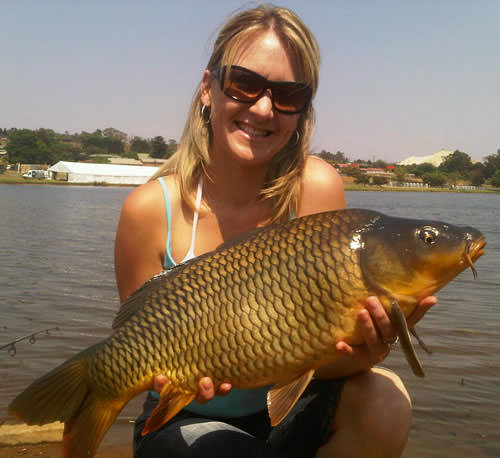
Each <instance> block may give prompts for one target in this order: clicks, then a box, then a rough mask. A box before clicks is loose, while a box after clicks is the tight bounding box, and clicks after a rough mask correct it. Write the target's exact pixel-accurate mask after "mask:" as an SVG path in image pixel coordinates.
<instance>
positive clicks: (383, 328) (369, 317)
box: [336, 296, 437, 370]
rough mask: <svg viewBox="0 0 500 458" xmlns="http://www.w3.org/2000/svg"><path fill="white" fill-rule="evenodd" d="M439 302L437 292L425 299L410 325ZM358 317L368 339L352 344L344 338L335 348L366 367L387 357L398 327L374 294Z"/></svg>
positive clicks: (413, 315)
mask: <svg viewBox="0 0 500 458" xmlns="http://www.w3.org/2000/svg"><path fill="white" fill-rule="evenodd" d="M436 303H437V299H436V298H435V297H434V296H428V297H426V298H424V299H422V300H421V301H420V302H419V304H418V305H417V307H416V308H415V310H414V311H413V313H412V314H411V315H410V316H408V318H407V323H408V326H409V327H412V326H415V324H416V323H417V322H418V321H419V320H420V319H421V318H422V317H423V316H424V315H425V313H426V312H427V310H429V309H430V308H431V307H432V306H433V305H435V304H436ZM358 321H359V324H360V327H361V333H362V336H363V339H364V341H365V343H364V344H363V345H359V346H355V347H352V346H351V345H349V344H347V343H346V342H343V341H341V342H338V343H337V344H336V348H337V350H339V351H340V352H341V353H343V354H344V355H346V356H350V357H352V358H353V359H354V360H357V365H359V366H360V367H359V370H367V369H369V368H371V367H373V366H375V365H376V364H379V363H380V362H381V361H383V360H384V359H385V358H386V357H387V355H388V354H389V352H390V349H391V343H393V342H394V341H395V340H396V338H397V331H396V329H395V328H394V326H393V325H392V323H391V321H390V320H389V317H388V316H387V313H386V312H385V310H384V308H383V306H382V304H381V303H380V301H379V300H378V298H376V297H374V296H371V297H369V298H367V300H366V303H365V308H364V309H363V310H361V311H360V312H359V314H358Z"/></svg>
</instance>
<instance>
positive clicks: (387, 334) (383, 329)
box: [365, 296, 397, 343]
mask: <svg viewBox="0 0 500 458" xmlns="http://www.w3.org/2000/svg"><path fill="white" fill-rule="evenodd" d="M365 308H366V310H368V312H369V314H370V317H371V319H372V320H373V323H374V324H375V329H374V331H375V333H376V330H377V329H378V332H379V333H380V338H381V339H382V341H383V342H384V343H387V342H393V341H394V339H395V338H396V336H397V332H396V330H395V329H394V326H393V325H392V323H391V320H390V319H389V317H388V316H387V313H386V312H385V309H384V307H383V306H382V304H381V303H380V301H379V300H378V298H377V297H375V296H370V297H368V298H367V299H366V302H365ZM370 337H372V336H370ZM375 340H378V336H377V335H376V336H375ZM375 340H373V339H372V340H371V342H372V343H375Z"/></svg>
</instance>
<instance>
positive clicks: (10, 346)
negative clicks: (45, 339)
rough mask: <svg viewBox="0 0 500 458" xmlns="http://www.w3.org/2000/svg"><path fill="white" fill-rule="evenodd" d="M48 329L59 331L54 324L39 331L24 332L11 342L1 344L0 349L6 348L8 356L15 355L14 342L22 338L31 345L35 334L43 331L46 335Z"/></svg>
mask: <svg viewBox="0 0 500 458" xmlns="http://www.w3.org/2000/svg"><path fill="white" fill-rule="evenodd" d="M50 331H59V328H58V327H57V326H56V327H55V328H47V329H42V330H41V331H37V332H32V333H31V334H26V335H25V336H22V337H18V338H17V339H15V340H13V341H12V342H9V343H8V344H5V345H3V346H1V347H0V350H3V349H4V348H8V350H7V352H8V353H9V356H16V353H17V349H16V343H19V342H21V341H22V340H28V342H29V343H30V344H31V345H33V344H34V343H35V342H36V336H37V335H39V334H43V333H45V334H46V335H49V334H50Z"/></svg>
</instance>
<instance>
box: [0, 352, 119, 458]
mask: <svg viewBox="0 0 500 458" xmlns="http://www.w3.org/2000/svg"><path fill="white" fill-rule="evenodd" d="M95 347H96V346H93V347H90V348H88V349H87V350H85V351H83V352H81V353H79V354H78V355H76V356H74V357H73V358H71V359H69V360H68V361H66V362H65V363H63V364H61V365H60V366H58V367H56V368H55V369H53V370H52V371H50V372H48V373H47V374H45V375H44V376H42V377H40V378H39V379H37V380H35V381H34V382H33V383H32V384H31V385H30V386H28V388H26V389H25V390H24V391H23V392H22V393H20V394H19V395H18V396H17V397H16V398H15V399H14V400H13V401H12V402H11V403H10V405H9V408H8V410H9V413H10V414H11V415H13V416H15V417H17V418H18V419H20V420H22V421H24V422H25V423H27V424H28V425H44V424H46V423H51V422H54V421H61V422H64V434H63V449H64V456H66V457H84V456H85V457H89V456H93V455H94V454H95V451H96V449H97V447H98V445H99V443H100V441H101V440H102V438H103V436H104V434H105V433H106V431H107V430H108V428H109V427H110V426H111V424H112V423H113V421H114V419H115V417H116V416H117V415H118V413H119V412H120V410H121V409H122V408H123V406H124V405H125V403H126V400H120V399H118V400H117V399H107V398H105V397H103V396H102V395H101V396H99V394H98V393H96V392H95V391H93V390H92V386H91V385H90V384H89V380H88V379H89V377H88V375H87V360H88V358H90V357H92V356H93V354H94V353H95Z"/></svg>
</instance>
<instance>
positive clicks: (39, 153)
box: [6, 129, 57, 164]
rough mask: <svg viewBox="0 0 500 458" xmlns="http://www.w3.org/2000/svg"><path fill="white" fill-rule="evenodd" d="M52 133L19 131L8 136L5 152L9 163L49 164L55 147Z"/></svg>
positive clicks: (42, 130) (41, 130)
mask: <svg viewBox="0 0 500 458" xmlns="http://www.w3.org/2000/svg"><path fill="white" fill-rule="evenodd" d="M56 143H57V142H56V140H55V135H54V131H51V130H48V129H39V130H38V131H33V130H30V129H20V130H17V131H15V132H12V133H11V134H10V135H9V139H8V142H7V146H6V150H7V156H8V160H9V162H10V163H16V162H20V163H23V164H50V163H52V161H53V150H54V147H55V145H56Z"/></svg>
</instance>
